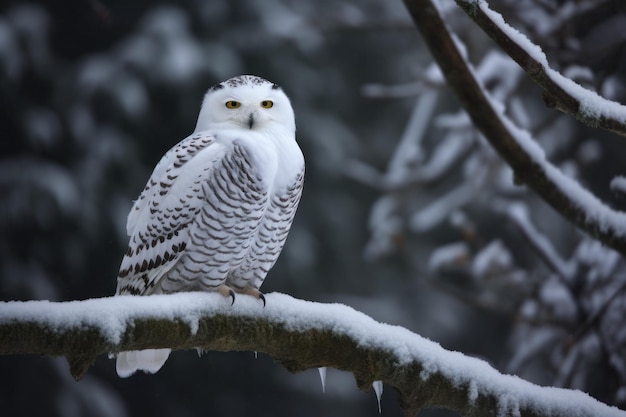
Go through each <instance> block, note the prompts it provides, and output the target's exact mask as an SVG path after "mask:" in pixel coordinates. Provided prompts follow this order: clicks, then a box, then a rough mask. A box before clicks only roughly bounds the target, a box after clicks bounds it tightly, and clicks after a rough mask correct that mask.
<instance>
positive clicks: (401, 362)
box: [0, 293, 626, 417]
mask: <svg viewBox="0 0 626 417" xmlns="http://www.w3.org/2000/svg"><path fill="white" fill-rule="evenodd" d="M266 300H267V306H266V307H265V308H264V307H263V306H262V303H260V302H259V301H258V300H256V299H252V298H251V297H245V296H239V297H237V299H236V301H235V303H234V305H232V306H231V305H230V301H229V300H228V299H225V298H224V297H222V296H221V295H218V294H211V293H179V294H172V295H154V296H149V297H133V296H118V297H110V298H100V299H92V300H84V301H72V302H48V301H26V302H3V303H1V304H0V354H25V353H26V354H40V355H42V354H43V355H55V356H57V355H62V356H65V357H67V359H68V362H69V363H70V370H71V372H72V374H73V375H74V377H75V378H80V377H81V376H82V375H83V374H84V373H85V372H86V371H87V369H88V367H89V366H90V364H91V363H92V362H93V360H94V359H95V357H96V356H97V355H100V354H106V353H108V352H119V351H123V350H130V349H144V348H164V347H170V348H173V349H192V348H196V347H199V348H202V349H205V350H218V351H229V350H254V351H258V352H264V353H267V354H268V355H270V356H272V357H273V358H274V359H275V360H277V361H278V362H280V363H281V364H282V365H283V366H285V367H286V368H287V369H288V370H290V371H292V372H296V371H302V370H305V369H308V368H313V367H318V368H319V367H333V368H337V369H341V370H345V371H349V372H352V373H353V374H354V376H355V378H356V381H357V384H358V386H359V387H360V388H361V389H369V388H370V387H371V386H372V383H373V382H374V381H383V382H384V383H386V384H388V385H392V386H393V387H395V388H396V390H397V391H398V392H399V398H400V402H401V406H402V408H403V410H404V412H405V413H406V415H409V416H414V415H416V414H417V413H418V411H419V410H420V409H421V408H423V407H431V406H432V407H446V408H451V409H454V410H457V411H459V412H460V413H462V414H465V415H494V416H495V415H497V416H508V415H513V416H568V417H569V416H599V415H602V416H605V417H612V416H621V417H624V416H626V413H625V412H623V411H621V410H619V409H617V408H614V407H610V406H607V405H605V404H603V403H601V402H599V401H597V400H595V399H593V398H591V397H589V396H588V395H587V394H584V393H582V392H580V391H573V390H566V389H560V388H550V387H540V386H537V385H533V384H531V383H529V382H526V381H524V380H522V379H519V378H517V377H514V376H510V375H503V374H500V373H499V372H498V371H496V370H495V369H493V368H492V367H490V366H489V365H488V364H487V363H486V362H484V361H482V360H479V359H476V358H471V357H467V356H464V355H462V354H461V353H458V352H451V351H447V350H445V349H443V348H442V347H441V346H440V345H438V344H437V343H434V342H432V341H429V340H427V339H424V338H422V337H420V336H418V335H416V334H414V333H411V332H410V331H409V330H407V329H404V328H402V327H399V326H390V325H387V324H382V323H378V322H376V321H374V320H373V319H372V318H370V317H368V316H366V315H364V314H362V313H360V312H358V311H355V310H353V309H351V308H350V307H347V306H344V305H341V304H321V303H314V302H308V301H303V300H298V299H294V298H292V297H290V296H288V295H284V294H278V293H273V294H268V295H266ZM199 360H200V359H199ZM111 366H113V363H111ZM166 366H167V365H166Z"/></svg>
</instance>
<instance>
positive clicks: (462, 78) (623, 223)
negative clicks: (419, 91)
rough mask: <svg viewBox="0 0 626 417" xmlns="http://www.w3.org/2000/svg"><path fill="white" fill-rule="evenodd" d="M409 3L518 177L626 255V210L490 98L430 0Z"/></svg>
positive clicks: (476, 119)
mask: <svg viewBox="0 0 626 417" xmlns="http://www.w3.org/2000/svg"><path fill="white" fill-rule="evenodd" d="M471 4H474V5H475V6H478V5H479V4H480V5H482V4H483V3H476V2H474V3H470V5H471ZM405 5H406V6H407V8H408V10H409V12H410V14H411V16H412V18H413V21H414V22H415V24H416V26H417V28H418V29H419V30H420V32H421V33H422V35H423V38H424V42H425V43H426V44H427V45H428V47H429V49H430V52H431V54H432V55H433V57H434V58H435V60H436V61H437V63H438V64H439V66H440V68H441V70H442V72H443V74H444V76H445V78H446V80H447V83H448V85H449V86H450V88H451V89H452V90H453V91H454V92H455V93H456V95H457V98H458V99H459V101H460V102H461V104H462V106H463V107H464V109H465V111H466V112H467V114H468V115H469V116H470V118H471V119H472V122H473V123H474V125H475V126H476V127H477V128H478V129H479V130H480V131H481V132H482V133H483V134H484V136H485V138H486V139H487V140H488V141H489V143H490V144H491V145H492V146H493V147H494V149H496V151H498V153H499V154H500V156H501V157H502V158H503V159H504V160H505V161H506V162H507V163H508V165H509V166H510V167H511V168H512V169H513V171H514V174H515V178H516V182H519V183H525V184H527V185H528V186H529V187H531V188H532V189H533V190H534V191H535V192H537V194H539V195H540V196H541V197H542V198H543V200H544V201H546V202H547V203H548V204H550V205H551V206H552V207H553V208H554V209H555V210H556V211H557V212H559V213H560V214H561V215H562V216H563V217H565V218H566V219H568V220H569V221H570V222H572V223H573V224H574V225H576V226H577V227H579V228H580V229H582V230H584V231H586V232H587V233H589V234H590V235H591V236H593V237H594V238H596V239H598V240H600V241H601V242H602V243H604V244H605V245H607V246H609V247H611V248H613V249H615V250H617V251H619V252H621V253H622V254H626V213H623V212H619V211H615V210H613V209H611V208H610V207H608V206H607V205H606V204H604V203H603V202H602V201H600V200H599V199H598V198H597V197H596V196H595V195H593V194H592V193H590V192H589V191H588V190H586V189H585V188H583V187H582V186H581V185H580V184H579V183H578V182H576V181H575V180H573V179H572V178H570V177H568V176H566V175H565V174H563V172H561V171H560V170H559V169H558V168H556V167H555V166H554V165H553V164H551V163H550V162H549V161H548V160H547V158H546V156H545V153H544V152H543V150H542V149H541V147H540V146H539V145H538V144H537V143H536V142H535V141H534V140H533V139H532V138H531V136H530V134H529V133H528V132H526V131H523V130H521V129H519V128H518V127H517V126H515V125H514V124H513V123H512V122H511V120H509V119H508V118H507V117H506V115H505V114H504V111H503V110H504V109H503V108H502V107H503V106H502V105H501V104H500V103H497V102H496V101H494V100H493V99H492V98H491V97H489V96H488V93H487V92H486V90H485V88H484V87H483V86H482V85H481V84H480V82H479V81H478V80H477V78H476V76H475V74H474V72H473V70H472V68H471V65H470V64H469V63H468V62H467V61H466V60H465V58H464V57H463V54H462V52H461V50H460V47H459V42H460V41H458V39H453V36H452V35H451V33H450V32H449V31H448V28H447V27H446V25H445V23H444V21H443V19H442V17H441V14H440V12H439V10H438V8H437V6H436V5H435V4H434V3H433V1H432V0H405ZM481 7H482V6H481ZM476 9H477V10H478V7H476ZM470 11H471V10H470ZM477 13H478V11H477ZM625 116H626V113H625Z"/></svg>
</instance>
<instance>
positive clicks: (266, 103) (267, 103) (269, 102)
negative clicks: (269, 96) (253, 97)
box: [261, 100, 274, 109]
mask: <svg viewBox="0 0 626 417" xmlns="http://www.w3.org/2000/svg"><path fill="white" fill-rule="evenodd" d="M273 106H274V102H273V101H272V100H263V101H262V102H261V107H263V108H264V109H271V108H272V107H273Z"/></svg>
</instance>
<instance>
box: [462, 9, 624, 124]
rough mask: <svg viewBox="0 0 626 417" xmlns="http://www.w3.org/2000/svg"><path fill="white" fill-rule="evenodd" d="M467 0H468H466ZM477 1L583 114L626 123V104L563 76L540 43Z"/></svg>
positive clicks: (490, 17) (488, 15) (486, 13)
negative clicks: (603, 95)
mask: <svg viewBox="0 0 626 417" xmlns="http://www.w3.org/2000/svg"><path fill="white" fill-rule="evenodd" d="M466 1H467V0H466ZM472 2H473V3H477V5H478V7H480V9H481V10H482V11H483V12H484V13H485V15H487V17H489V19H491V21H492V22H493V23H495V24H496V25H497V26H498V28H499V29H500V30H501V31H502V32H504V33H505V34H506V35H507V36H508V37H509V38H511V39H512V40H513V41H514V42H515V43H516V44H517V45H518V46H520V47H521V48H523V49H524V50H525V51H526V52H527V53H528V54H529V55H530V56H531V57H532V58H533V59H534V60H535V61H537V62H538V63H539V64H540V65H541V66H542V67H543V69H544V71H545V73H546V75H547V76H548V77H549V78H550V79H551V80H552V81H553V82H554V83H556V84H557V85H559V86H560V87H561V88H563V89H564V90H565V91H566V92H567V93H568V94H569V95H570V96H572V97H574V98H575V99H576V100H577V101H578V102H579V103H580V108H579V111H580V113H581V114H582V115H584V116H586V117H590V118H600V117H605V118H608V119H615V120H617V121H619V122H621V123H626V106H624V105H622V104H620V103H617V102H614V101H610V100H607V99H605V98H603V97H601V96H600V95H599V94H597V93H596V92H595V91H591V90H588V89H586V88H584V87H582V86H581V85H580V84H577V83H576V82H574V81H572V80H571V79H569V78H567V77H565V76H563V74H561V73H559V72H558V71H556V70H554V69H552V68H550V65H549V64H548V59H547V58H546V55H545V53H544V52H543V51H542V50H541V48H540V47H539V46H538V45H535V44H534V43H532V42H531V41H530V40H529V39H528V38H527V37H526V35H524V34H522V33H521V32H519V31H518V30H517V29H515V28H513V27H511V26H510V25H509V24H508V23H506V21H505V20H504V18H503V17H502V15H500V14H499V13H497V12H495V11H493V10H491V9H490V8H489V4H488V3H487V2H486V1H484V0H478V1H475V0H472Z"/></svg>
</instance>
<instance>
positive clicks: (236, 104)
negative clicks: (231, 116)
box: [226, 100, 241, 109]
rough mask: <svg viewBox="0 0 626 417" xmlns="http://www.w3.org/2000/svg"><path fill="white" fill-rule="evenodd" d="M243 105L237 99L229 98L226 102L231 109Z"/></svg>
mask: <svg viewBox="0 0 626 417" xmlns="http://www.w3.org/2000/svg"><path fill="white" fill-rule="evenodd" d="M240 106H241V103H240V102H238V101H235V100H229V101H227V102H226V107H228V108H229V109H236V108H238V107H240Z"/></svg>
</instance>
